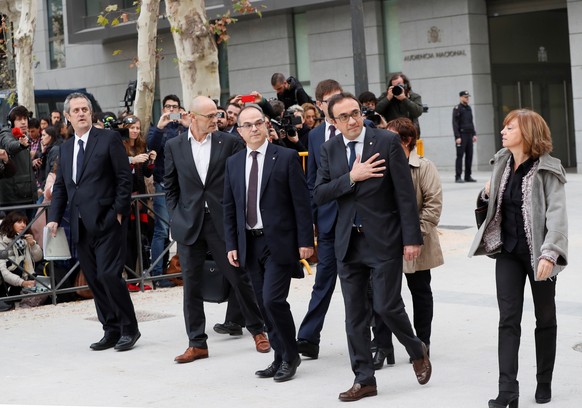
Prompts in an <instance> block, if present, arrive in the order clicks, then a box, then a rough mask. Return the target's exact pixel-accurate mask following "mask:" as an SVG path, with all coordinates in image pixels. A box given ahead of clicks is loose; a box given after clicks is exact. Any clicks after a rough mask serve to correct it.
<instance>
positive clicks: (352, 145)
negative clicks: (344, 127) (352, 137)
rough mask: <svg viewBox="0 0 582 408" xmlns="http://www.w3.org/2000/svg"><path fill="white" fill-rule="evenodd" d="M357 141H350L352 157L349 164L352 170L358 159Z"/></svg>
mask: <svg viewBox="0 0 582 408" xmlns="http://www.w3.org/2000/svg"><path fill="white" fill-rule="evenodd" d="M356 143H358V142H348V147H349V148H350V159H349V160H348V166H349V168H350V170H351V169H352V167H354V162H355V161H356Z"/></svg>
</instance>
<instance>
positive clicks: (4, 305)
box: [0, 300, 14, 312]
mask: <svg viewBox="0 0 582 408" xmlns="http://www.w3.org/2000/svg"><path fill="white" fill-rule="evenodd" d="M12 309H14V302H5V301H3V300H0V312H8V311H10V310H12Z"/></svg>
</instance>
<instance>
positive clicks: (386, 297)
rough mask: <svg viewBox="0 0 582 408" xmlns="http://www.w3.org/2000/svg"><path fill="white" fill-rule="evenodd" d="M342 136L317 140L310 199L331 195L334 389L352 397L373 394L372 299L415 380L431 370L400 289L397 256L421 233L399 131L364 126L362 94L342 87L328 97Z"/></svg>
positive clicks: (408, 251) (409, 255)
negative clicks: (338, 358) (347, 368)
mask: <svg viewBox="0 0 582 408" xmlns="http://www.w3.org/2000/svg"><path fill="white" fill-rule="evenodd" d="M328 112H329V115H330V117H331V119H332V123H333V124H334V125H335V126H336V128H337V129H338V130H339V132H340V133H341V134H342V136H341V137H335V138H332V139H330V140H329V141H327V142H326V143H325V144H324V145H323V146H322V147H321V161H320V163H321V165H320V167H319V170H318V173H317V180H316V182H315V188H314V191H313V199H314V201H315V203H316V204H318V205H321V204H324V203H327V202H330V201H333V200H337V204H338V219H337V224H336V228H335V234H336V235H335V251H336V257H337V260H338V276H339V278H340V283H341V288H342V293H343V296H344V302H345V310H346V332H347V337H348V349H349V354H350V360H351V364H352V370H353V372H354V374H355V376H356V378H355V380H354V384H353V386H352V387H351V388H350V389H349V390H347V391H346V392H342V393H341V394H340V395H339V399H340V400H341V401H356V400H359V399H361V398H363V397H369V396H374V395H377V389H376V378H375V377H374V366H373V361H372V354H371V352H370V305H369V304H368V296H367V292H368V284H369V282H370V277H371V282H372V289H373V291H374V296H373V305H372V306H373V308H374V311H375V312H376V313H377V314H378V315H380V316H381V318H382V319H383V320H384V322H385V323H386V325H388V327H390V328H391V329H392V331H393V333H394V334H395V335H396V337H397V338H398V340H399V341H400V343H402V344H403V345H404V346H405V347H406V350H407V351H408V354H409V355H410V357H411V358H412V360H413V368H414V372H415V374H416V377H417V380H418V382H419V383H420V384H426V383H427V382H428V380H429V379H430V375H431V372H432V368H431V364H430V360H429V358H428V353H427V348H426V346H425V345H424V344H423V343H422V342H421V341H420V340H419V339H418V337H416V336H415V335H414V332H413V330H412V326H411V324H410V320H409V318H408V315H407V314H406V311H405V310H404V303H403V301H402V297H401V295H400V290H401V286H402V256H403V254H404V258H405V259H407V260H413V259H414V258H416V257H417V256H418V255H419V254H420V248H421V244H422V235H421V233H420V224H419V220H418V211H417V208H416V199H415V193H414V188H413V184H412V178H411V176H410V170H409V169H408V161H407V160H406V156H405V155H404V151H403V149H402V147H401V145H400V138H399V137H398V135H396V134H394V133H392V132H388V131H386V130H381V129H371V128H366V127H364V118H363V116H362V110H361V105H360V102H359V101H358V100H357V99H356V98H355V97H354V96H353V95H351V94H347V93H340V94H338V95H335V96H333V97H332V98H331V99H330V100H329V102H328Z"/></svg>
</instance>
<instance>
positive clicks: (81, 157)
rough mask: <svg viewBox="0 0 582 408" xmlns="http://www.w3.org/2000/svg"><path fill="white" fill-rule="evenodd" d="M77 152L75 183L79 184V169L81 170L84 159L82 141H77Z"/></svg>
mask: <svg viewBox="0 0 582 408" xmlns="http://www.w3.org/2000/svg"><path fill="white" fill-rule="evenodd" d="M78 143H79V151H78V152H77V180H75V183H78V182H79V178H80V177H81V169H82V168H83V160H84V159H85V149H84V148H83V144H84V143H83V140H82V139H79V141H78Z"/></svg>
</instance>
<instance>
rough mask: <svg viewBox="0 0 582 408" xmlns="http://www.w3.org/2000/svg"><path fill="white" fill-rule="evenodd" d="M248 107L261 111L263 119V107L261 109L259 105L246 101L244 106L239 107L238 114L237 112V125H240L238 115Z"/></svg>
mask: <svg viewBox="0 0 582 408" xmlns="http://www.w3.org/2000/svg"><path fill="white" fill-rule="evenodd" d="M248 109H256V110H258V111H259V112H260V113H261V115H262V116H263V119H265V112H263V109H261V107H260V106H259V105H257V104H254V103H248V104H246V105H245V107H244V108H242V109H241V111H240V112H239V114H238V118H237V120H236V122H237V125H239V126H240V115H241V114H242V113H243V112H244V111H246V110H248Z"/></svg>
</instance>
